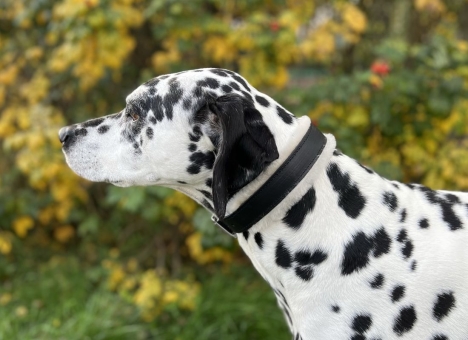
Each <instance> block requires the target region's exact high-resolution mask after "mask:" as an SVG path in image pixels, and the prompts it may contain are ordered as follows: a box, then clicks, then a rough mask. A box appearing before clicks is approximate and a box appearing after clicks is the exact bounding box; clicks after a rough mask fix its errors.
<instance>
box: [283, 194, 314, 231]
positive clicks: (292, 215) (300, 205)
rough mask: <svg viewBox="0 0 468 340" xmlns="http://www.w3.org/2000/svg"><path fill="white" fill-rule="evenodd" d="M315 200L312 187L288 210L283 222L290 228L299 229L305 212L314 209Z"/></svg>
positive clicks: (305, 214)
mask: <svg viewBox="0 0 468 340" xmlns="http://www.w3.org/2000/svg"><path fill="white" fill-rule="evenodd" d="M316 200H317V198H316V196H315V189H314V188H313V187H312V188H310V189H309V191H307V192H306V193H305V195H304V196H302V198H301V199H300V200H299V201H298V202H296V203H295V204H294V205H293V206H292V207H291V208H290V209H289V210H288V212H287V213H286V215H285V216H284V218H283V222H284V223H286V225H287V226H288V227H290V228H292V229H296V230H297V229H299V228H300V227H301V225H302V223H303V222H304V219H305V217H306V216H307V214H308V213H310V212H312V211H313V210H314V207H315V202H316Z"/></svg>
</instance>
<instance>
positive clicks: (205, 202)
mask: <svg viewBox="0 0 468 340" xmlns="http://www.w3.org/2000/svg"><path fill="white" fill-rule="evenodd" d="M202 205H203V206H204V207H205V208H206V209H208V210H209V211H214V209H213V206H212V205H211V203H210V202H208V201H207V200H206V199H203V201H202Z"/></svg>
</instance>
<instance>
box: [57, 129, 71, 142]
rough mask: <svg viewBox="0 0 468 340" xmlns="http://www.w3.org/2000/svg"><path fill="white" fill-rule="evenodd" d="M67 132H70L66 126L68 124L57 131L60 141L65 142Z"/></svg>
mask: <svg viewBox="0 0 468 340" xmlns="http://www.w3.org/2000/svg"><path fill="white" fill-rule="evenodd" d="M69 134H70V129H69V128H68V126H65V127H63V128H61V129H60V130H59V133H58V135H59V139H60V142H61V143H65V141H66V140H67V138H68V136H69Z"/></svg>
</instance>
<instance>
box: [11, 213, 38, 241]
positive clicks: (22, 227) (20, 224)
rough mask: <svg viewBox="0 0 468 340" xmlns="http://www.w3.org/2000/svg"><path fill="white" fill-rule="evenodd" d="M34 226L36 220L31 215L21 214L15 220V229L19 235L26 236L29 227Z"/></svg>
mask: <svg viewBox="0 0 468 340" xmlns="http://www.w3.org/2000/svg"><path fill="white" fill-rule="evenodd" d="M33 227H34V221H33V219H32V218H31V217H29V216H21V217H18V218H17V219H16V220H14V221H13V230H14V231H15V233H16V235H18V236H19V237H25V236H26V235H27V233H28V230H29V229H32V228H33Z"/></svg>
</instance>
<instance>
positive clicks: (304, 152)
mask: <svg viewBox="0 0 468 340" xmlns="http://www.w3.org/2000/svg"><path fill="white" fill-rule="evenodd" d="M326 143H327V138H326V137H325V136H324V135H323V134H322V133H321V132H320V131H319V130H318V129H317V128H316V127H315V126H313V125H310V127H309V130H308V131H307V133H306V135H305V136H304V137H303V138H302V140H301V142H300V143H299V145H298V146H297V147H296V148H295V149H294V151H293V152H292V153H291V154H290V155H289V157H288V158H287V159H286V160H285V161H284V163H283V164H281V166H280V167H279V168H278V170H276V172H275V173H274V174H273V175H272V176H271V177H270V178H269V179H268V180H267V181H266V182H265V183H264V184H263V185H262V186H261V187H260V188H259V189H258V190H257V191H256V192H255V193H254V194H253V195H252V196H250V197H249V199H248V200H247V201H245V202H244V203H243V204H242V205H241V206H240V207H239V208H238V209H237V210H236V211H234V212H233V213H232V214H231V215H229V216H226V217H225V218H224V219H222V220H219V219H218V218H217V217H216V216H215V215H213V216H211V219H212V220H213V222H215V223H216V224H217V225H218V226H220V227H221V228H222V229H224V230H225V231H226V232H227V233H228V234H229V235H231V236H233V237H237V235H236V233H242V232H244V231H247V230H249V229H250V228H251V227H252V226H253V225H254V224H255V223H257V222H258V221H260V220H261V219H262V218H263V217H265V215H266V214H268V213H269V212H270V211H272V210H273V209H274V208H275V207H276V206H277V205H278V204H279V203H280V202H281V201H282V200H283V199H284V198H285V197H286V196H287V195H288V194H289V193H290V192H291V191H292V190H293V189H294V188H295V187H296V185H297V184H298V183H299V182H300V181H301V180H302V179H303V178H304V176H305V175H306V174H307V173H308V172H309V170H310V169H311V168H312V166H313V165H314V164H315V162H316V161H317V159H318V158H319V156H320V154H321V153H322V151H323V148H324V147H325V145H326Z"/></svg>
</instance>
